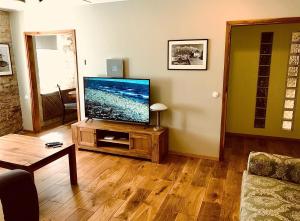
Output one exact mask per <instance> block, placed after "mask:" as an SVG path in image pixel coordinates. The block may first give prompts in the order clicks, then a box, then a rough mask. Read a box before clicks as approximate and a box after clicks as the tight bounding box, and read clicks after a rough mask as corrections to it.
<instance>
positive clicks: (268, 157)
mask: <svg viewBox="0 0 300 221" xmlns="http://www.w3.org/2000/svg"><path fill="white" fill-rule="evenodd" d="M248 172H249V173H251V174H255V175H259V176H266V177H271V178H275V179H281V180H286V181H290V182H294V183H298V184H300V159H299V158H292V157H288V156H281V155H276V154H268V153H263V152H251V153H250V155H249V160H248Z"/></svg>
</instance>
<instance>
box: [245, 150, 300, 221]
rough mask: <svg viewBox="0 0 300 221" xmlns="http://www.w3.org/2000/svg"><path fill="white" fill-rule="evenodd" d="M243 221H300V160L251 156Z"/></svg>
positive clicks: (285, 157)
mask: <svg viewBox="0 0 300 221" xmlns="http://www.w3.org/2000/svg"><path fill="white" fill-rule="evenodd" d="M240 220H241V221H245V220H247V221H248V220H249V221H250V220H255V221H256V220H264V221H269V220H270V221H272V220H274V221H275V220H276V221H277V220H278V221H279V220H280V221H281V220H283V221H288V220H297V221H300V159H299V158H292V157H287V156H281V155H275V154H267V153H263V152H251V153H250V155H249V158H248V166H247V171H244V174H243V181H242V193H241V206H240Z"/></svg>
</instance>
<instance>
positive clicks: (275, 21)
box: [219, 17, 300, 160]
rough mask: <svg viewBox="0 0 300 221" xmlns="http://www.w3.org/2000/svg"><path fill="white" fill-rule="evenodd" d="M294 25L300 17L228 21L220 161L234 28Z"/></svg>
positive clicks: (298, 21)
mask: <svg viewBox="0 0 300 221" xmlns="http://www.w3.org/2000/svg"><path fill="white" fill-rule="evenodd" d="M293 23H300V17H287V18H270V19H254V20H238V21H227V22H226V36H225V56H224V75H223V93H222V117H221V134H220V151H219V160H224V148H225V146H224V145H225V132H226V123H227V122H226V117H227V92H228V80H229V71H230V50H231V32H232V28H233V27H237V26H252V25H272V24H293Z"/></svg>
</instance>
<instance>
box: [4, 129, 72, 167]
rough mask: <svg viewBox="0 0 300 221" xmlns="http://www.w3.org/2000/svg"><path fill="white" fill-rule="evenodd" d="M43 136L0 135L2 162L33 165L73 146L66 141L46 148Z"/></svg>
mask: <svg viewBox="0 0 300 221" xmlns="http://www.w3.org/2000/svg"><path fill="white" fill-rule="evenodd" d="M45 143H46V142H45V141H44V140H42V139H41V138H37V137H30V136H24V135H19V134H8V135H5V136H3V137H0V163H3V164H5V163H9V164H16V165H20V166H26V167H27V166H31V165H33V164H35V163H38V162H40V161H41V160H43V159H46V158H48V157H51V156H53V155H55V154H57V153H59V152H62V151H66V149H68V148H71V147H72V146H73V144H72V143H65V142H64V144H63V146H62V147H59V148H46V147H45Z"/></svg>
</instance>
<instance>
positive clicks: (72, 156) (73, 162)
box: [69, 145, 77, 185]
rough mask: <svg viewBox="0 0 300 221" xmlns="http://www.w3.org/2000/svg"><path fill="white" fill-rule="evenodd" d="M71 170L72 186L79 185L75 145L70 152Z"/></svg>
mask: <svg viewBox="0 0 300 221" xmlns="http://www.w3.org/2000/svg"><path fill="white" fill-rule="evenodd" d="M69 169H70V181H71V184H72V185H77V167H76V151H75V145H73V146H72V147H71V148H70V152H69Z"/></svg>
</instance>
